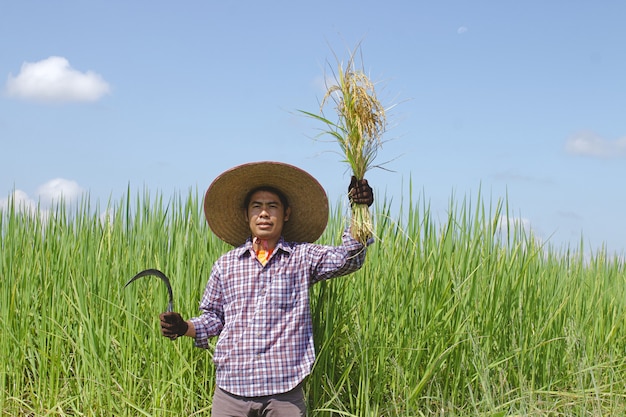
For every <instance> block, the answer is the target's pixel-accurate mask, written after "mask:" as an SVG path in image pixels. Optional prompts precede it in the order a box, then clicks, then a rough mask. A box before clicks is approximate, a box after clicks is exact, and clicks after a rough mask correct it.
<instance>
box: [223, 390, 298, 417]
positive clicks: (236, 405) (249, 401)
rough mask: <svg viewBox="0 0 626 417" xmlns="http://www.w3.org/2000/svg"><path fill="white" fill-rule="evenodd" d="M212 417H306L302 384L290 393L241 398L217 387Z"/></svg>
mask: <svg viewBox="0 0 626 417" xmlns="http://www.w3.org/2000/svg"><path fill="white" fill-rule="evenodd" d="M211 416H212V417H305V416H306V403H305V401H304V391H303V390H302V384H300V385H298V386H297V387H296V388H294V389H292V390H291V391H289V392H285V393H283V394H276V395H266V396H263V397H241V396H239V395H234V394H231V393H229V392H226V391H224V390H223V389H221V388H220V387H215V394H214V395H213V405H212V407H211Z"/></svg>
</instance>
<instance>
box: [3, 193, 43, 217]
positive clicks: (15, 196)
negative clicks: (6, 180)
mask: <svg viewBox="0 0 626 417" xmlns="http://www.w3.org/2000/svg"><path fill="white" fill-rule="evenodd" d="M9 202H11V203H12V204H13V205H14V207H15V209H16V210H18V211H26V212H30V213H34V212H35V211H36V209H37V203H36V202H35V201H34V200H33V199H31V198H30V197H29V196H28V194H26V193H25V192H24V191H22V190H14V191H13V193H11V195H10V196H9V197H7V198H3V199H0V210H3V211H4V210H7V209H8V208H9Z"/></svg>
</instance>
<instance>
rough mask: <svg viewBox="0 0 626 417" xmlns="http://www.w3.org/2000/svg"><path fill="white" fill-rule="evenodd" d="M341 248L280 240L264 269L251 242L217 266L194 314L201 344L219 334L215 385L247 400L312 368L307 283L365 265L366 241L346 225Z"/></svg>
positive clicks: (282, 388)
mask: <svg viewBox="0 0 626 417" xmlns="http://www.w3.org/2000/svg"><path fill="white" fill-rule="evenodd" d="M342 240H343V244H342V245H340V246H336V247H335V246H325V245H317V244H312V243H290V242H285V241H284V240H283V239H282V238H281V240H280V241H279V242H278V244H277V246H276V249H275V250H274V252H273V253H272V256H271V257H270V260H269V262H268V263H267V264H266V265H265V266H263V265H261V263H260V262H259V261H258V260H257V259H256V257H255V255H254V251H253V249H252V242H251V240H250V239H248V241H247V242H246V243H245V244H243V245H242V246H240V247H238V248H236V249H233V250H231V251H230V252H228V253H226V254H225V255H223V256H221V257H220V258H219V259H218V260H217V262H216V263H215V264H214V265H213V269H212V271H211V276H210V278H209V281H208V283H207V286H206V290H205V292H204V296H203V297H202V300H201V302H200V310H201V312H202V314H201V315H200V316H199V317H194V318H192V319H191V322H192V323H193V325H194V327H195V330H196V339H195V343H196V346H198V347H201V348H208V347H209V344H208V341H209V338H210V337H213V336H217V335H219V339H218V341H217V344H216V346H215V352H214V355H213V361H214V362H215V365H216V378H217V385H218V386H219V387H220V388H222V389H223V390H225V391H228V392H230V393H232V394H235V395H241V396H245V397H257V396H263V395H272V394H278V393H284V392H287V391H290V390H291V389H293V388H295V387H296V386H297V385H298V384H299V383H300V382H301V381H302V380H303V379H304V378H305V377H306V376H307V375H308V374H309V373H310V372H311V367H312V365H313V361H314V359H315V349H314V345H313V325H312V322H311V310H310V306H309V288H310V286H311V285H313V284H314V283H316V282H318V281H321V280H325V279H329V278H334V277H338V276H341V275H346V274H349V273H351V272H354V271H356V270H358V269H359V268H361V266H362V265H363V262H364V260H365V246H363V245H362V244H360V243H359V242H358V241H356V240H355V239H354V238H352V236H350V233H349V232H348V230H346V231H345V232H344V234H343V238H342Z"/></svg>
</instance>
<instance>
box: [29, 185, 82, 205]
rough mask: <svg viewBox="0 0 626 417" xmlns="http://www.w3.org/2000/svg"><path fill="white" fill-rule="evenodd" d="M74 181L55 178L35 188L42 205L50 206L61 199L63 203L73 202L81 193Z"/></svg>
mask: <svg viewBox="0 0 626 417" xmlns="http://www.w3.org/2000/svg"><path fill="white" fill-rule="evenodd" d="M83 191H84V190H83V189H82V188H81V187H80V186H79V185H78V183H77V182H76V181H72V180H66V179H63V178H55V179H53V180H50V181H48V182H46V183H45V184H43V185H41V186H39V187H38V188H37V195H38V196H39V200H40V201H41V202H42V203H43V204H46V205H48V204H51V203H53V202H58V201H59V200H61V199H63V200H64V201H65V202H70V201H72V200H75V199H76V198H77V197H79V196H80V195H81V194H82V193H83Z"/></svg>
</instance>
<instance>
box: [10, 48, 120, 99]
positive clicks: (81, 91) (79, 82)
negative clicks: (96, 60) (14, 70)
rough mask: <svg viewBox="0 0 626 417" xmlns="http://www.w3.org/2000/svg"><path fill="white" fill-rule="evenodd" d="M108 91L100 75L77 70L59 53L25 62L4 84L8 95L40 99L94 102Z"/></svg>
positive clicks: (107, 86)
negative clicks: (18, 71)
mask: <svg viewBox="0 0 626 417" xmlns="http://www.w3.org/2000/svg"><path fill="white" fill-rule="evenodd" d="M109 92H110V87H109V85H108V84H107V83H106V81H104V79H103V78H102V77H101V76H100V75H98V74H96V73H95V72H92V71H87V72H84V73H83V72H79V71H77V70H75V69H73V68H72V67H71V66H70V63H69V62H68V60H67V59H65V58H63V57H58V56H52V57H50V58H47V59H44V60H42V61H38V62H33V63H31V62H25V63H24V64H22V68H21V70H20V73H19V74H17V76H15V77H14V76H13V74H9V77H8V80H7V84H6V93H7V95H8V96H9V97H15V98H19V99H24V100H33V101H41V102H93V101H97V100H99V99H100V98H102V97H103V96H104V95H105V94H108V93H109Z"/></svg>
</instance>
